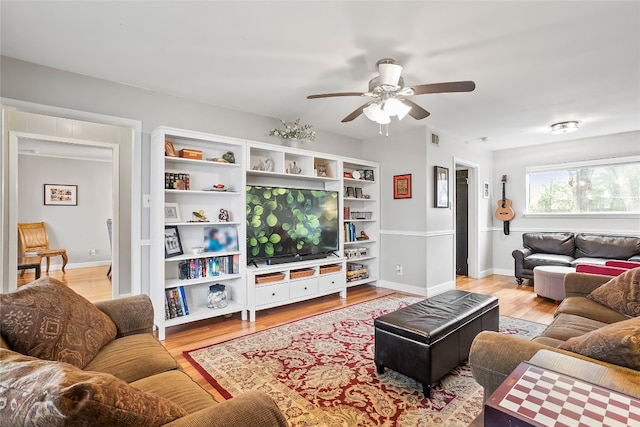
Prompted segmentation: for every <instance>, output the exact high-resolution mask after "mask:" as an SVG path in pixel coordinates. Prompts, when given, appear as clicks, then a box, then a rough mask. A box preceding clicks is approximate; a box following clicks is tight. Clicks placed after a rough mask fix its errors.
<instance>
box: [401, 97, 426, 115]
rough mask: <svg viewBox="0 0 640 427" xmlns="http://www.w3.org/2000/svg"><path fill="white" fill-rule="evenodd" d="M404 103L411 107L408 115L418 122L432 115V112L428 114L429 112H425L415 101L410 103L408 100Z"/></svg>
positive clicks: (404, 100)
mask: <svg viewBox="0 0 640 427" xmlns="http://www.w3.org/2000/svg"><path fill="white" fill-rule="evenodd" d="M402 102H403V103H405V104H407V105H409V106H411V110H409V113H408V114H409V115H410V116H411V117H413V118H414V119H416V120H422V119H424V118H425V117H428V116H430V115H431V113H430V112H428V111H427V110H425V109H424V108H422V107H421V106H419V105H418V104H416V103H415V102H413V101H409V100H408V99H403V100H402Z"/></svg>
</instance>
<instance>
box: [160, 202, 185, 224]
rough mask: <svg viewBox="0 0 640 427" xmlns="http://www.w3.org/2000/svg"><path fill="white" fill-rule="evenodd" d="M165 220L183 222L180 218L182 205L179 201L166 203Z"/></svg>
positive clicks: (167, 221)
mask: <svg viewBox="0 0 640 427" xmlns="http://www.w3.org/2000/svg"><path fill="white" fill-rule="evenodd" d="M164 222H166V223H172V222H182V221H181V219H180V207H179V206H178V204H177V203H165V204H164Z"/></svg>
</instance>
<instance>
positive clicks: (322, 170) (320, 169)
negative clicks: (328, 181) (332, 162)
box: [317, 165, 329, 178]
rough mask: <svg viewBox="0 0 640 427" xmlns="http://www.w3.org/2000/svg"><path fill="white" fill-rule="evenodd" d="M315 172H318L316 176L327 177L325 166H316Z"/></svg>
mask: <svg viewBox="0 0 640 427" xmlns="http://www.w3.org/2000/svg"><path fill="white" fill-rule="evenodd" d="M317 171H318V176H321V177H324V178H326V177H328V176H329V172H328V171H327V165H318V167H317Z"/></svg>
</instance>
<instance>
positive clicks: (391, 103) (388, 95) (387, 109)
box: [307, 58, 476, 125]
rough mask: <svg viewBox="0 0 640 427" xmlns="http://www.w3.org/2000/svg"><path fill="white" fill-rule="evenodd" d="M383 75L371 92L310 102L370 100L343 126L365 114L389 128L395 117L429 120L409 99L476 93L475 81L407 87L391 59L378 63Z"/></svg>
mask: <svg viewBox="0 0 640 427" xmlns="http://www.w3.org/2000/svg"><path fill="white" fill-rule="evenodd" d="M376 66H377V67H378V72H379V75H378V76H376V77H374V78H372V79H371V80H369V91H368V92H338V93H321V94H317V95H309V96H307V99H317V98H331V97H334V96H368V97H370V98H371V100H370V101H369V102H367V103H366V104H364V105H362V106H360V107H358V108H357V109H356V110H355V111H353V112H352V113H351V114H349V115H348V116H347V117H345V118H344V119H342V122H343V123H346V122H350V121H352V120H353V119H355V118H356V117H358V116H359V115H361V114H362V113H364V115H365V116H367V118H368V119H370V120H372V121H374V122H376V123H379V124H380V125H386V124H388V123H389V122H390V121H391V117H393V116H397V117H398V120H402V119H403V118H404V117H405V116H406V115H407V114H408V115H409V116H411V117H413V118H414V119H416V120H421V119H424V118H425V117H427V116H429V114H431V113H429V112H428V111H427V110H425V109H424V108H422V107H421V106H419V105H418V104H416V103H415V102H413V101H410V100H409V99H407V98H408V97H410V96H413V95H425V94H428V93H447V92H472V91H473V90H474V89H475V88H476V84H475V83H474V82H472V81H461V82H447V83H431V84H423V85H416V86H406V87H405V86H404V79H403V78H402V76H401V73H402V66H400V65H398V64H396V61H395V60H394V59H391V58H384V59H381V60H379V61H378V62H376Z"/></svg>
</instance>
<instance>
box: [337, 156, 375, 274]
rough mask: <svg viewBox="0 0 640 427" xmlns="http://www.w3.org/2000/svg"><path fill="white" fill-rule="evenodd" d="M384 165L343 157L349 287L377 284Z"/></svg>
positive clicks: (344, 222) (345, 247) (345, 246)
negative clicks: (381, 172) (381, 176)
mask: <svg viewBox="0 0 640 427" xmlns="http://www.w3.org/2000/svg"><path fill="white" fill-rule="evenodd" d="M379 177H380V165H379V164H378V163H374V162H366V161H363V160H356V159H343V161H342V179H343V204H344V208H343V224H344V230H343V232H344V249H343V253H344V255H345V257H346V258H347V272H346V275H347V287H351V286H357V285H362V284H365V283H368V284H377V282H378V277H379V270H380V260H379V255H380V249H379V239H380V184H379V182H378V179H379Z"/></svg>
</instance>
